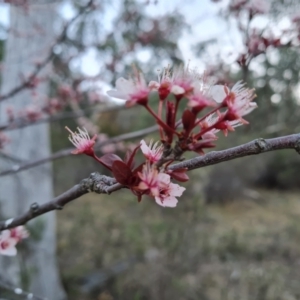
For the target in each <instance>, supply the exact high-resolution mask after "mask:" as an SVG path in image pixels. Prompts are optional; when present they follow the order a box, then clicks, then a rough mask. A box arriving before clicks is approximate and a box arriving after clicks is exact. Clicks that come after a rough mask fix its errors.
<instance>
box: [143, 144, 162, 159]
mask: <svg viewBox="0 0 300 300" xmlns="http://www.w3.org/2000/svg"><path fill="white" fill-rule="evenodd" d="M141 150H142V152H143V154H144V156H145V157H146V158H147V159H148V160H149V161H150V162H151V163H155V162H158V161H159V160H160V159H161V157H162V154H163V145H160V146H158V142H156V143H155V144H153V141H150V143H149V146H147V144H146V142H145V141H144V140H141Z"/></svg>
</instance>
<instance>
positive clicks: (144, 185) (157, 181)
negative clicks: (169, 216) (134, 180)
mask: <svg viewBox="0 0 300 300" xmlns="http://www.w3.org/2000/svg"><path fill="white" fill-rule="evenodd" d="M138 175H139V177H140V179H141V182H140V183H139V185H138V187H137V189H138V190H142V191H144V192H145V193H146V194H148V195H149V196H152V197H155V201H156V203H157V204H158V205H160V206H164V207H175V206H176V205H177V202H178V200H177V199H176V197H180V196H181V195H182V193H183V191H184V190H185V188H184V187H181V186H179V185H178V184H174V183H172V182H171V177H170V175H168V174H166V173H162V172H160V173H159V172H158V170H157V168H156V167H155V166H154V165H150V163H149V162H147V163H146V164H145V165H144V166H143V171H142V172H141V173H140V172H139V174H138Z"/></svg>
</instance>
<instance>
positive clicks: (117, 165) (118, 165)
mask: <svg viewBox="0 0 300 300" xmlns="http://www.w3.org/2000/svg"><path fill="white" fill-rule="evenodd" d="M112 172H113V174H114V176H115V178H116V180H117V181H118V182H119V183H121V184H123V185H127V184H128V182H129V180H130V178H131V176H132V172H131V170H130V168H129V167H128V166H127V165H126V164H125V163H124V162H123V161H121V160H116V161H115V162H114V163H113V165H112Z"/></svg>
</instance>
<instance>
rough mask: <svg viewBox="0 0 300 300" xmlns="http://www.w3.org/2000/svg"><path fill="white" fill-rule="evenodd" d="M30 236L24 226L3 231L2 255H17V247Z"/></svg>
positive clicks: (0, 243)
mask: <svg viewBox="0 0 300 300" xmlns="http://www.w3.org/2000/svg"><path fill="white" fill-rule="evenodd" d="M28 236H29V233H28V231H27V230H26V229H25V228H24V226H18V227H15V228H13V229H7V230H3V231H2V232H1V234H0V254H2V255H8V256H14V255H16V254H17V249H16V245H17V243H18V242H20V241H21V240H23V239H25V238H27V237H28Z"/></svg>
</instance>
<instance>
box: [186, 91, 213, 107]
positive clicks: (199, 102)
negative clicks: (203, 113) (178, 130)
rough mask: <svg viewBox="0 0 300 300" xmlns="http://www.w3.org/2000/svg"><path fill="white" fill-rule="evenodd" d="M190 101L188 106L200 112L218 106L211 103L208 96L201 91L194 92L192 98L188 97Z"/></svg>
mask: <svg viewBox="0 0 300 300" xmlns="http://www.w3.org/2000/svg"><path fill="white" fill-rule="evenodd" d="M188 99H189V102H188V106H190V107H195V108H197V109H199V110H201V109H203V108H205V107H209V106H211V107H214V106H216V104H215V103H214V102H213V101H210V100H209V99H208V96H205V95H204V93H202V92H201V91H196V92H194V93H193V94H192V95H191V96H189V97H188Z"/></svg>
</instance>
